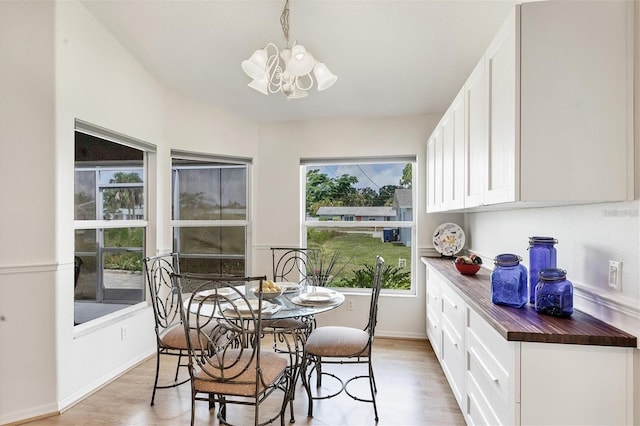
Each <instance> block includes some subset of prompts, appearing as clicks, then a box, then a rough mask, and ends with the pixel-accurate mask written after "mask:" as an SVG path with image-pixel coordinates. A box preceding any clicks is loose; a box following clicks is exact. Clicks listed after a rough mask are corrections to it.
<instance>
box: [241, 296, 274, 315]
mask: <svg viewBox="0 0 640 426" xmlns="http://www.w3.org/2000/svg"><path fill="white" fill-rule="evenodd" d="M247 302H249V304H247V303H245V301H244V300H239V301H238V302H237V303H235V305H236V307H237V308H238V312H240V313H241V314H244V313H249V312H256V311H257V310H258V300H255V299H250V300H248V301H247ZM271 307H273V303H271V302H267V301H266V300H263V301H262V310H265V309H270V308H271Z"/></svg>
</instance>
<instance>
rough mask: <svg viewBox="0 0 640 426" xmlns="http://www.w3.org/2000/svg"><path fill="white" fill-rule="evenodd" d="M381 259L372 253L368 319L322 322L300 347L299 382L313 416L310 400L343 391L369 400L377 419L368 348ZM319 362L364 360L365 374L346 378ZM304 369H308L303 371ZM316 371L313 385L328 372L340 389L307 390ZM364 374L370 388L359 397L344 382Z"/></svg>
mask: <svg viewBox="0 0 640 426" xmlns="http://www.w3.org/2000/svg"><path fill="white" fill-rule="evenodd" d="M383 267H384V259H383V258H382V257H380V256H377V257H376V266H375V273H374V277H373V283H372V289H371V303H370V305H369V321H368V323H367V326H366V327H365V328H364V330H362V329H358V328H352V327H337V326H326V327H318V328H316V329H314V330H313V331H312V332H311V334H310V335H309V337H308V338H307V342H306V344H305V348H304V357H303V361H302V367H301V377H302V383H303V385H304V387H305V390H306V391H307V397H308V400H309V409H308V416H310V417H311V416H313V400H314V399H327V398H333V397H334V396H336V395H338V394H340V393H341V392H342V391H344V392H345V393H346V394H347V395H349V396H350V397H351V398H353V399H355V400H357V401H363V402H370V403H372V404H373V411H374V414H375V419H376V421H378V408H377V406H376V396H375V395H376V392H377V388H376V381H375V377H374V375H373V364H372V363H371V350H372V346H373V340H374V335H375V329H376V323H377V315H378V298H379V296H380V289H381V286H382V272H383ZM323 364H367V365H368V374H367V375H357V376H354V377H351V378H349V379H347V380H346V381H345V380H343V379H342V378H340V377H339V376H337V375H336V374H333V373H330V372H326V371H323V370H322V365H323ZM307 370H308V371H307ZM314 371H316V373H317V374H316V377H317V378H316V387H317V388H318V389H320V388H321V386H322V377H323V376H329V377H332V378H334V379H336V380H337V381H338V382H339V384H340V389H339V390H338V391H336V392H333V393H330V394H328V395H319V394H318V393H317V392H316V394H315V395H313V394H312V391H311V378H312V376H313V372H314ZM361 378H367V379H368V380H369V388H370V391H371V398H370V399H363V398H360V397H358V396H355V395H354V394H352V393H350V392H349V389H348V385H349V383H351V382H352V381H354V380H357V379H361Z"/></svg>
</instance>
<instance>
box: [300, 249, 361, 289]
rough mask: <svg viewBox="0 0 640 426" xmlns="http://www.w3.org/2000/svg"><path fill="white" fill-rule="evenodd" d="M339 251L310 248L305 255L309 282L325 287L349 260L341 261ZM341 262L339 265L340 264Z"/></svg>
mask: <svg viewBox="0 0 640 426" xmlns="http://www.w3.org/2000/svg"><path fill="white" fill-rule="evenodd" d="M340 258H341V254H340V252H339V251H337V250H336V251H334V252H332V253H327V252H326V251H325V250H323V249H317V250H312V251H310V252H309V253H308V256H307V278H308V279H309V280H308V281H309V284H311V285H314V286H317V287H327V285H328V284H329V282H330V281H331V280H332V279H333V278H334V277H335V276H337V275H338V274H339V273H340V272H342V270H343V269H344V268H345V266H347V264H348V263H349V261H350V260H351V259H349V260H347V261H346V262H344V263H342V262H341V261H340ZM340 264H341V266H340Z"/></svg>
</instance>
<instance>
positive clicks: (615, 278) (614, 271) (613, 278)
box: [609, 260, 622, 291]
mask: <svg viewBox="0 0 640 426" xmlns="http://www.w3.org/2000/svg"><path fill="white" fill-rule="evenodd" d="M609 288H611V289H613V290H617V291H622V262H618V261H616V260H610V261H609Z"/></svg>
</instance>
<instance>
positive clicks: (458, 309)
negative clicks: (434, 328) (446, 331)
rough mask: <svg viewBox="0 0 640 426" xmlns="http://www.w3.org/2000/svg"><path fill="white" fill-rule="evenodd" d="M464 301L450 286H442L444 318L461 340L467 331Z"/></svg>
mask: <svg viewBox="0 0 640 426" xmlns="http://www.w3.org/2000/svg"><path fill="white" fill-rule="evenodd" d="M465 310H466V304H465V303H464V300H463V299H462V298H461V297H460V296H458V294H457V293H456V292H455V291H453V290H452V289H451V288H450V287H448V286H442V318H443V321H446V322H447V323H448V324H449V325H450V327H451V329H452V331H453V332H454V333H456V335H457V336H458V338H459V339H460V340H462V339H463V337H464V329H465Z"/></svg>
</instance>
